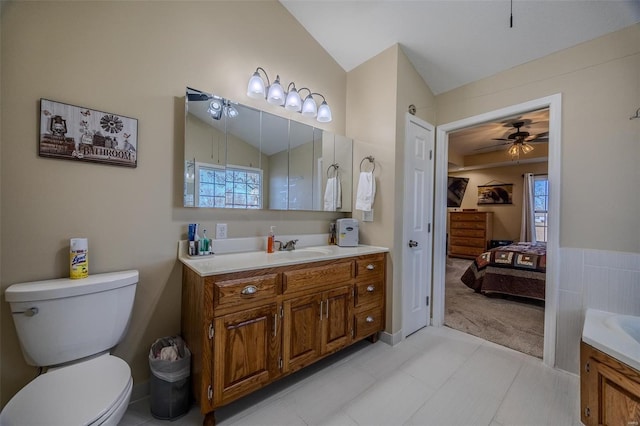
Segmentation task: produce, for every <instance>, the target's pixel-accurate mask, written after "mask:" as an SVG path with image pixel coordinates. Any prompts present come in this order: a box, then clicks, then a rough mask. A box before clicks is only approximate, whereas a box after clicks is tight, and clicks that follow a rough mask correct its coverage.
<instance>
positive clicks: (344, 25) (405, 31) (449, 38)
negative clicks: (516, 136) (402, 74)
mask: <svg viewBox="0 0 640 426" xmlns="http://www.w3.org/2000/svg"><path fill="white" fill-rule="evenodd" d="M280 3H281V4H282V5H283V6H284V7H285V8H287V10H288V11H289V12H290V13H291V14H292V15H293V16H294V17H295V18H296V19H297V20H298V22H300V24H302V26H303V27H304V28H305V29H306V30H307V31H308V32H309V33H310V34H311V36H312V37H314V38H315V39H316V41H317V42H318V43H319V44H320V45H321V46H322V47H323V48H324V49H325V50H326V51H327V52H328V53H329V54H330V55H331V56H332V57H333V58H334V59H335V60H336V62H337V63H338V64H339V65H340V66H341V67H342V68H343V69H344V70H345V71H351V70H352V69H353V68H355V67H357V66H358V65H360V64H362V63H364V62H366V61H367V60H369V59H370V58H372V57H374V56H375V55H377V54H378V53H380V52H382V51H384V50H385V49H387V48H389V47H390V46H392V45H394V44H395V43H399V44H400V46H401V47H402V50H403V51H404V52H405V53H406V54H407V56H408V58H409V60H410V61H411V63H412V64H413V66H414V67H415V69H416V70H417V71H418V72H419V73H420V75H421V76H422V78H423V80H424V81H425V82H426V83H427V85H428V86H429V87H430V89H431V91H432V92H433V93H434V94H435V95H437V94H440V93H443V92H447V91H449V90H452V89H455V88H457V87H460V86H462V85H465V84H467V83H471V82H473V81H477V80H479V79H482V78H485V77H488V76H491V75H493V74H496V73H498V72H501V71H504V70H507V69H509V68H512V67H515V66H517V65H521V64H524V63H526V62H529V61H532V60H534V59H538V58H541V57H543V56H546V55H549V54H551V53H553V52H557V51H560V50H562V49H566V48H568V47H571V46H575V45H577V44H580V43H582V42H585V41H589V40H592V39H594V38H597V37H599V36H602V35H604V34H607V33H610V32H613V31H617V30H619V29H621V28H624V27H627V26H630V25H633V24H635V23H637V22H640V1H639V0H630V1H629V0H514V1H513V28H510V14H511V2H510V1H509V0H458V1H456V0H411V1H406V0H378V1H366V0H361V1H354V0H331V1H327V0H280Z"/></svg>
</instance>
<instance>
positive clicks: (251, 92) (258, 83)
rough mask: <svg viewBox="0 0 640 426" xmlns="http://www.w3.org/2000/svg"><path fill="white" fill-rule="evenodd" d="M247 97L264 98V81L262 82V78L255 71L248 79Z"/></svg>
mask: <svg viewBox="0 0 640 426" xmlns="http://www.w3.org/2000/svg"><path fill="white" fill-rule="evenodd" d="M247 96H249V97H250V98H253V99H260V98H264V80H262V77H260V74H258V71H257V70H256V72H254V73H253V75H252V76H251V78H250V79H249V84H248V85H247Z"/></svg>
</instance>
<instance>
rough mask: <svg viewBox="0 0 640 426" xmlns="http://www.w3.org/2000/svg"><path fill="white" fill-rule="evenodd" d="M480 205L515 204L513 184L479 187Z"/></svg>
mask: <svg viewBox="0 0 640 426" xmlns="http://www.w3.org/2000/svg"><path fill="white" fill-rule="evenodd" d="M478 204H513V184H512V183H505V184H501V185H478Z"/></svg>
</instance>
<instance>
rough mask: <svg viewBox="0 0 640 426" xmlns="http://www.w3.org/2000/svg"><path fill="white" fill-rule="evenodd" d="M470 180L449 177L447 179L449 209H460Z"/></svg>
mask: <svg viewBox="0 0 640 426" xmlns="http://www.w3.org/2000/svg"><path fill="white" fill-rule="evenodd" d="M468 184H469V178H465V177H454V176H449V177H448V179H447V207H460V205H461V204H462V198H464V193H465V191H466V189H467V185H468Z"/></svg>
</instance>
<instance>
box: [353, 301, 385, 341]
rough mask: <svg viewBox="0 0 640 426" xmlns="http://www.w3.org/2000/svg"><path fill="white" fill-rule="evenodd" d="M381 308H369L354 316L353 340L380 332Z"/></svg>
mask: <svg viewBox="0 0 640 426" xmlns="http://www.w3.org/2000/svg"><path fill="white" fill-rule="evenodd" d="M382 320H383V314H382V307H376V308H371V309H368V310H366V311H362V312H359V313H356V315H355V327H356V331H355V338H356V339H361V338H363V337H367V336H369V335H371V334H373V333H375V332H376V331H380V330H382Z"/></svg>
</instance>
